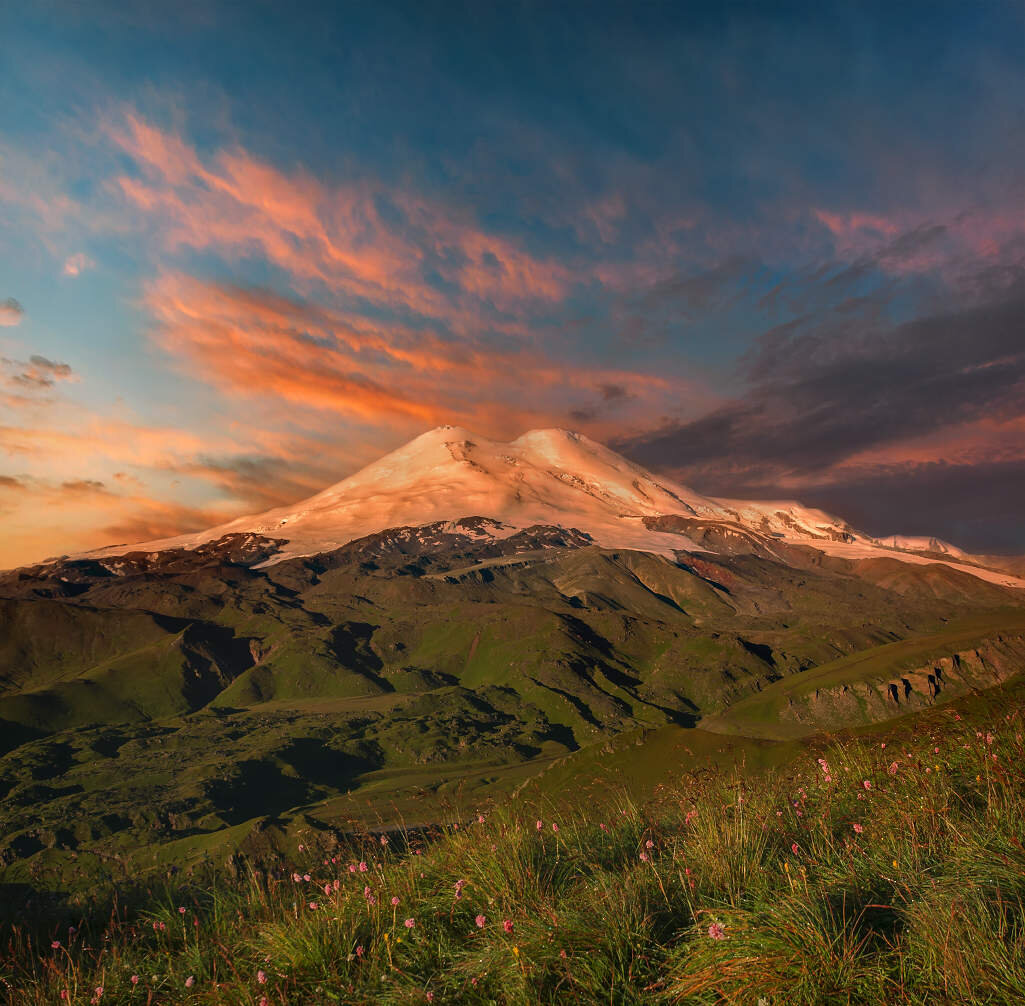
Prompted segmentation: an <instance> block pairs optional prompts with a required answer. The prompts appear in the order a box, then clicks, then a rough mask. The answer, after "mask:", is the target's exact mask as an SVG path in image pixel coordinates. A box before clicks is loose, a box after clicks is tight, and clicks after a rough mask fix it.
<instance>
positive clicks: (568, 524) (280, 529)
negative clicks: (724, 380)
mask: <svg viewBox="0 0 1025 1006" xmlns="http://www.w3.org/2000/svg"><path fill="white" fill-rule="evenodd" d="M471 516H478V517H484V518H488V521H489V522H488V523H487V524H486V525H485V524H482V525H481V526H480V527H479V528H477V529H476V532H475V533H476V534H477V535H478V536H480V537H487V538H490V539H492V540H494V539H498V538H501V537H507V536H509V535H512V534H514V533H516V532H518V531H522V530H523V529H525V528H529V527H532V526H536V525H541V526H554V527H561V528H565V529H570V528H572V529H575V530H577V531H580V532H582V533H583V534H585V535H587V536H589V538H590V540H591V541H592V542H593V543H594V544H597V545H601V546H604V547H606V548H630V549H636V550H638V551H644V552H652V553H655V554H658V555H664V556H667V557H669V558H672V557H674V556H675V555H676V553H677V552H680V551H684V552H702V551H708V552H716V553H723V552H725V553H727V554H730V553H732V552H735V551H737V550H738V549H739V550H741V551H745V552H755V553H758V554H762V555H765V556H766V557H769V558H774V559H781V560H783V561H786V558H785V554H786V553H785V551H784V550H783V549H782V548H781V546H785V545H795V544H797V545H810V546H812V547H814V548H815V549H817V550H819V551H821V552H823V553H826V554H828V555H835V556H840V557H843V558H846V559H865V558H871V557H876V556H889V557H892V558H895V559H897V560H899V561H901V562H905V563H909V564H914V565H924V564H927V563H942V564H944V565H947V566H950V567H953V568H957V569H960V570H962V571H964V572H967V573H970V574H971V575H973V576H975V577H978V578H979V579H982V580H986V581H989V582H991V583H996V584H999V585H1001V586H1009V587H1021V588H1025V581H1022V580H1020V579H1018V578H1017V577H1016V576H1014V575H1012V573H1011V572H1009V571H1007V570H1004V569H994V568H988V567H986V566H984V564H981V563H979V562H976V561H974V560H973V559H972V557H970V556H966V555H965V554H964V553H962V552H960V550H958V549H955V548H954V547H953V546H949V545H946V544H945V543H943V542H939V541H938V540H936V539H911V538H901V537H893V538H890V539H888V540H887V541H886V542H883V541H881V540H878V539H874V538H871V537H869V536H868V535H864V534H860V533H858V532H857V531H855V530H854V529H853V528H851V527H850V526H849V525H847V524H846V523H845V522H844V521H841V520H839V519H837V518H835V517H831V516H830V515H829V514H826V513H823V512H822V511H819V510H813V509H810V508H808V507H804V506H802V505H801V504H799V503H794V502H789V501H788V502H774V501H753V500H724V499H713V498H711V497H707V496H703V495H701V494H700V493H697V492H695V491H694V490H693V489H690V488H688V487H686V486H682V485H678V484H676V483H674V482H672V481H670V480H667V479H662V478H660V477H658V476H656V475H654V474H653V473H651V472H649V471H647V470H646V469H644V468H642V467H641V466H640V465H636V464H634V463H633V462H631V461H628V460H627V459H626V458H623V457H622V456H620V455H618V454H616V453H615V452H614V451H611V450H609V449H608V448H606V447H603V446H602V445H601V444H598V443H595V442H594V441H593V440H590V439H588V438H587V437H585V436H582V435H581V434H578V433H573V432H570V431H567V430H558V429H552V430H532V431H530V432H528V433H525V434H523V435H522V436H521V437H519V438H518V439H516V440H513V441H512V442H510V443H501V442H498V441H493V440H488V439H487V438H484V437H479V436H476V435H474V434H471V433H469V432H468V431H467V430H464V429H460V428H459V427H451V426H442V427H438V428H437V429H434V430H431V431H429V432H427V433H424V434H423V435H421V436H419V437H417V438H416V439H415V440H412V441H411V442H410V443H408V444H406V445H405V446H404V447H401V448H399V449H398V450H396V451H393V452H392V453H390V454H387V455H385V456H384V457H383V458H381V459H379V460H378V461H375V462H374V463H373V464H370V465H368V466H367V467H366V468H364V469H362V470H361V471H359V472H357V473H356V474H355V475H352V476H350V477H349V478H347V479H344V480H343V481H341V482H339V483H337V484H336V485H333V486H331V487H330V488H328V489H325V490H324V491H323V492H320V493H317V494H316V495H315V496H311V497H310V498H309V499H307V500H304V501H302V502H300V503H296V504H294V505H291V506H285V507H278V508H276V509H273V510H269V511H267V512H266V513H263V514H258V515H255V516H249V517H240V518H238V519H236V520H234V521H231V522H229V523H227V524H223V525H219V526H218V527H215V528H211V529H209V530H207V531H204V532H200V533H199V534H192V535H183V536H180V537H177V538H170V539H163V540H159V541H153V542H147V543H144V544H142V545H138V546H135V549H137V550H139V551H144V552H154V551H156V552H159V551H164V550H167V549H175V548H185V549H194V548H197V547H201V546H204V545H208V544H209V543H211V542H216V541H218V540H220V539H222V538H224V537H225V536H226V535H235V536H245V535H258V536H265V537H272V538H275V539H280V540H281V545H280V548H279V549H278V550H277V551H276V552H274V553H273V554H272V555H271V556H269V557H268V558H267V559H266V562H268V563H276V562H281V561H283V560H285V559H289V558H292V557H295V556H303V555H313V554H316V553H319V552H328V551H331V550H333V549H337V548H339V547H341V546H343V545H346V544H347V543H349V542H352V541H354V540H357V539H359V538H363V537H365V536H367V535H371V534H374V533H376V532H380V531H383V530H386V529H389V528H396V527H421V526H423V525H427V524H433V523H437V522H446V521H448V522H451V521H457V520H460V519H462V518H467V517H471ZM666 518H671V520H667V519H666ZM464 530H465V529H464ZM242 540H243V541H244V540H245V539H244V537H243V538H242ZM125 548H126V546H123V545H122V546H115V547H111V548H106V549H101V550H99V551H96V552H93V553H90V555H91V556H92V557H94V558H97V559H104V558H109V557H113V556H118V555H121V554H122V553H124V551H125ZM109 568H111V570H112V571H116V568H117V567H116V566H110V567H109Z"/></svg>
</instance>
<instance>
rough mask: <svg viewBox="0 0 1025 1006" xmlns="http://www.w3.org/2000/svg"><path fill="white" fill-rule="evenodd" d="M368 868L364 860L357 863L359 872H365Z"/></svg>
mask: <svg viewBox="0 0 1025 1006" xmlns="http://www.w3.org/2000/svg"><path fill="white" fill-rule="evenodd" d="M369 869H370V867H369V866H367V864H366V863H365V862H361V863H360V864H359V872H360V873H366V872H367V870H369Z"/></svg>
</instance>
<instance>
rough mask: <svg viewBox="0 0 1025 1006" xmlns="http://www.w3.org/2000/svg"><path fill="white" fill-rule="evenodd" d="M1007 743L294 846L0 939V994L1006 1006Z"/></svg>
mask: <svg viewBox="0 0 1025 1006" xmlns="http://www.w3.org/2000/svg"><path fill="white" fill-rule="evenodd" d="M1023 729H1025V727H1023V723H1022V716H1021V712H1020V710H1019V709H1018V708H1016V707H1015V708H1013V709H1008V708H1006V707H1003V708H1000V709H999V710H994V709H993V708H992V707H991V708H990V709H989V710H988V711H987V712H985V714H983V713H982V712H976V713H975V714H972V715H969V714H968V713H967V712H966V713H965V715H964V716H963V717H962V716H961V715H960V714H959V713H958V712H956V711H955V710H954V709H953V708H950V709H948V710H946V711H944V712H943V713H940V714H937V715H934V716H932V717H931V718H930V719H929V720H927V721H926V724H925V725H921V724H920V725H919V726H917V727H915V726H913V725H910V726H904V727H897V728H894V729H892V730H890V731H889V733H887V734H886V735H882V734H880V735H878V736H876V737H875V738H874V739H863V740H860V741H848V742H846V743H842V744H841V743H837V744H833V745H831V746H828V747H824V748H821V749H817V748H811V747H809V749H808V751H807V753H806V754H805V755H803V756H802V757H801V758H800V759H799V760H798V761H797V762H795V763H794V764H793V765H791V766H790V767H789V769H788V770H787V771H786V772H777V773H776V774H772V775H763V776H759V777H754V778H745V777H744V776H743V775H741V774H739V773H738V772H736V771H731V772H725V771H724V772H722V773H720V774H717V775H716V774H713V775H705V776H702V777H701V778H700V779H687V780H682V781H681V782H680V784H679V785H678V786H677V787H675V788H674V789H672V790H670V791H664V792H662V793H661V795H660V796H659V797H658V798H657V799H656V801H655V802H654V803H652V804H649V805H647V806H636V805H634V804H633V803H631V802H630V801H629V800H627V799H625V798H623V799H610V800H607V801H605V802H603V803H602V804H596V805H595V807H594V808H593V809H592V810H590V811H588V812H586V813H580V812H573V813H571V812H569V811H568V810H566V809H564V808H560V807H558V806H552V805H548V806H545V807H543V808H542V809H541V810H540V811H538V810H537V809H534V810H532V812H531V813H529V814H528V813H526V812H525V811H524V808H523V807H522V806H521V807H519V808H506V809H504V810H499V811H496V812H493V813H490V814H487V815H481V816H480V817H477V816H475V817H473V818H472V819H470V820H469V821H462V822H460V823H459V824H456V823H454V822H453V823H452V824H450V825H449V826H447V827H444V828H439V829H438V832H437V834H435V835H433V836H429V837H426V838H425V837H423V836H418V835H417V836H414V835H403V834H392V835H386V836H384V838H385V839H386V840H387V842H386V844H382V840H381V839H382V836H380V835H369V834H368V835H365V836H363V837H362V838H361V839H359V840H356V841H354V842H353V843H352V845H351V847H345V848H344V849H343V850H340V849H339V847H338V846H337V845H331V846H326V845H325V846H320V845H318V844H317V841H318V840H317V838H316V837H315V836H312V835H311V836H310V838H309V842H308V844H307V843H305V842H304V844H303V846H301V847H300V848H297V849H296V850H295V855H294V858H293V861H292V862H291V863H289V864H288V865H287V867H286V868H275V869H273V870H270V871H267V872H263V871H260V870H257V869H251V870H250V871H248V872H247V873H245V875H243V876H242V877H240V878H232V879H227V878H225V877H223V876H221V877H213V876H211V877H209V878H206V880H205V881H204V882H202V883H200V882H199V880H198V878H193V879H192V880H188V881H181V882H179V883H178V884H177V885H176V886H169V887H168V888H167V889H166V890H165V891H164V892H162V893H161V894H160V895H155V896H153V897H152V898H151V899H150V900H149V902H148V903H147V904H145V905H143V906H141V907H135V908H132V909H131V910H123V909H115V910H114V911H113V912H112V913H111V914H110V915H109V916H104V917H103V918H87V919H83V920H75V921H72V922H70V923H68V922H65V923H62V924H61V925H60V926H57V925H51V928H49V929H43V928H41V927H40V925H38V924H35V925H33V924H19V925H13V926H8V927H7V928H6V929H5V930H4V933H3V947H2V958H0V989H6V994H7V996H8V999H9V1001H10V1002H11V1003H25V1004H29V1003H31V1004H40V1003H61V1002H69V1003H103V1004H107V1003H117V1004H122V1003H124V1004H127V1003H132V1004H142V1003H148V1004H155V1003H164V1004H170V1003H225V1004H243V1003H245V1004H261V1003H266V1004H267V1006H270V1004H284V1003H297V1004H298V1003H302V1004H307V1003H309V1004H320V1003H325V1004H326V1003H384V1004H387V1003H424V1002H435V1003H516V1004H519V1003H522V1004H534V1003H555V1002H579V1003H652V1002H673V1003H695V1004H703V1003H748V1004H751V1006H755V1004H757V1003H763V1004H765V1006H769V1004H782V1003H786V1004H801V1003H808V1004H812V1003H887V1004H890V1003H921V1004H934V1003H975V1002H978V1003H1015V1002H1023V1001H1025V848H1023V844H1022V843H1023V842H1025V746H1023V742H1022V733H1023ZM393 899H395V903H394V904H393ZM407 920H409V921H408V922H407ZM69 925H70V926H71V927H72V928H69ZM100 989H102V992H101V991H99V990H100Z"/></svg>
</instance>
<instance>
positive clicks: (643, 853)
mask: <svg viewBox="0 0 1025 1006" xmlns="http://www.w3.org/2000/svg"><path fill="white" fill-rule="evenodd" d="M647 861H648V854H647V853H646V852H642V853H641V862H642V863H646V862H647Z"/></svg>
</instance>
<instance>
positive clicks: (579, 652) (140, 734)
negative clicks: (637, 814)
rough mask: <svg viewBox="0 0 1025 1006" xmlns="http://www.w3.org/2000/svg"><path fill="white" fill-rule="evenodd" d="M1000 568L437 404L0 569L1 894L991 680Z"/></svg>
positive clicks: (761, 752) (1022, 648)
mask: <svg viewBox="0 0 1025 1006" xmlns="http://www.w3.org/2000/svg"><path fill="white" fill-rule="evenodd" d="M1020 571H1021V570H1020V568H1019V567H1017V566H1015V565H1014V564H1013V563H1006V564H1005V565H1004V567H1003V568H1001V566H1000V563H998V562H997V561H995V560H987V559H984V558H980V557H973V556H968V555H964V554H962V553H959V552H957V551H956V550H954V549H953V548H952V547H951V546H946V545H944V544H943V543H942V542H938V541H935V540H932V539H927V540H919V539H907V538H891V539H887V540H886V541H885V542H884V541H881V540H877V539H874V538H871V537H869V536H867V535H864V534H861V533H859V532H858V531H856V530H855V529H853V528H851V527H849V526H847V525H846V524H845V523H844V522H843V521H841V520H837V519H836V518H833V517H830V516H829V515H828V514H825V513H821V512H819V511H816V510H811V509H808V508H805V507H802V506H800V505H799V504H797V503H774V502H746V501H730V500H722V499H713V498H710V497H705V496H702V495H701V494H699V493H696V492H694V491H693V490H691V489H688V488H686V487H684V486H680V485H677V484H675V483H673V482H671V481H669V480H666V479H662V478H659V477H658V476H656V475H654V474H652V473H650V472H647V471H645V470H644V469H643V468H640V467H639V466H637V465H634V464H632V463H631V462H629V461H628V460H626V459H624V458H622V457H620V456H619V455H617V454H615V453H614V452H612V451H609V450H608V449H606V448H604V447H602V446H601V445H599V444H596V443H594V442H593V441H591V440H588V439H587V438H586V437H582V436H580V435H578V434H574V433H569V432H566V431H562V430H538V431H534V432H531V433H527V434H524V435H523V436H522V437H520V438H518V439H517V440H514V441H512V442H511V443H508V444H502V443H497V442H494V441H489V440H486V439H484V438H482V437H477V436H473V435H471V434H469V433H467V432H466V431H464V430H459V429H455V428H451V427H442V428H440V429H437V430H432V431H431V432H429V433H426V434H424V435H423V436H421V437H418V438H417V439H416V440H414V441H412V442H411V443H409V444H407V445H406V446H405V447H403V448H401V449H399V450H398V451H395V452H393V453H391V454H389V455H387V456H386V457H384V458H382V459H380V460H379V461H377V462H375V463H374V464H372V465H370V466H368V467H367V468H365V469H363V471H361V472H359V473H357V474H356V475H353V476H351V477H350V478H347V479H345V480H343V481H342V482H339V483H338V484H337V485H335V486H332V487H331V488H329V489H326V490H324V491H323V492H321V493H318V494H317V495H316V496H313V497H311V498H310V499H308V500H306V501H304V502H302V503H298V504H295V505H294V506H290V507H282V508H279V509H276V510H272V511H269V512H268V513H265V514H260V515H258V516H255V517H245V518H240V519H238V520H236V521H232V522H231V523H229V524H226V525H222V526H220V527H217V528H212V529H210V530H209V531H206V532H204V533H201V534H195V535H186V536H182V537H179V538H173V539H166V540H163V541H156V542H145V543H143V544H140V545H122V546H118V547H114V548H107V549H103V550H99V551H96V552H92V553H89V554H86V555H76V556H65V557H62V558H60V559H56V560H53V561H50V562H47V563H42V564H38V565H35V566H32V567H25V568H22V569H18V570H13V571H9V572H7V573H0V896H2V895H3V893H4V891H5V890H8V889H9V890H23V889H24V890H33V889H38V888H39V887H40V886H44V887H51V888H54V889H60V890H68V889H75V888H80V887H83V886H88V885H91V884H95V883H97V882H99V881H100V880H102V879H103V878H104V877H109V874H110V871H111V870H112V869H114V868H115V866H116V868H117V869H123V870H124V871H126V874H130V875H132V876H135V875H137V874H140V873H144V872H145V870H146V869H149V868H152V867H157V866H162V867H166V865H167V864H168V863H174V864H177V865H187V864H189V863H194V862H197V861H198V860H200V859H202V858H204V857H208V856H213V855H216V856H228V855H233V854H235V853H238V852H240V851H241V852H245V853H246V854H248V855H251V856H254V857H257V858H261V857H271V858H273V856H274V855H275V850H278V849H281V848H284V847H285V846H286V845H287V844H288V843H289V842H293V843H294V841H295V840H296V836H298V835H301V834H304V833H308V832H310V831H316V832H320V833H325V834H333V833H336V832H337V831H340V830H346V829H359V828H361V827H363V826H364V825H365V824H366V822H367V821H368V820H373V821H375V822H377V824H382V823H383V824H388V823H389V822H395V821H402V822H405V823H406V824H416V823H424V822H432V821H437V820H438V819H439V816H441V815H449V814H453V813H460V812H462V811H463V810H465V809H466V808H472V807H473V806H476V805H478V804H479V803H481V802H483V801H488V800H494V799H497V798H499V797H503V798H510V797H511V795H512V794H515V793H517V792H521V791H523V792H526V791H527V790H524V789H523V787H525V786H527V784H528V783H529V784H530V787H533V789H532V790H531V791H532V792H537V791H538V788H540V791H544V788H545V787H546V786H555V785H558V786H560V787H563V789H564V790H565V789H566V788H567V787H568V788H569V789H570V790H572V788H573V786H574V780H575V779H581V778H583V777H585V776H592V775H593V773H594V772H596V771H598V770H599V768H600V767H601V766H602V765H606V764H608V761H607V758H606V755H607V753H608V752H614V757H613V756H612V755H609V757H613V760H614V762H615V764H616V765H619V766H623V765H626V764H628V763H629V764H633V765H635V767H636V768H637V771H643V772H644V773H646V778H649V780H650V779H653V778H655V777H656V776H657V775H658V773H670V774H672V773H676V774H677V775H678V774H679V773H680V772H681V771H686V770H688V768H693V767H695V764H696V763H695V764H691V763H689V762H686V759H687V758H690V757H691V755H688V754H687V753H686V752H704V753H705V754H703V755H701V757H706V756H707V757H721V758H727V757H731V755H730V752H733V751H740V752H742V753H744V754H745V756H750V757H752V758H758V759H766V758H768V759H771V757H772V756H771V750H772V746H773V745H775V744H790V743H793V741H794V740H801V739H803V738H806V737H809V736H810V735H812V734H815V733H817V732H821V731H835V730H839V729H845V728H854V727H863V726H865V725H867V724H871V723H875V722H877V721H880V720H886V719H891V718H895V717H900V716H905V715H910V714H914V713H915V712H916V711H918V710H921V709H924V708H926V707H930V706H934V705H937V704H940V703H943V702H945V701H946V700H947V699H949V698H950V697H952V696H957V695H961V694H964V693H966V692H974V691H981V690H983V689H987V690H988V689H994V688H997V689H998V688H1000V687H1002V686H1003V683H1004V682H1007V681H1008V680H1009V679H1011V678H1014V677H1015V676H1016V675H1018V674H1020V673H1021V671H1022V670H1025V589H1023V588H1025V583H1023V581H1022V580H1020V579H1018V577H1017V575H1016V574H1017V573H1019V572H1020ZM670 750H671V751H674V752H677V754H676V755H674V758H675V759H676V760H668V761H665V760H664V759H661V756H656V755H655V754H652V752H665V751H670ZM694 757H695V758H696V757H698V756H697V755H694ZM681 758H682V759H684V761H683V762H681V761H680V760H679V759H681ZM663 761H664V763H663ZM528 788H529V787H528ZM299 840H300V841H301V840H302V839H301V838H300V839H299ZM18 885H22V886H18ZM0 902H2V897H0Z"/></svg>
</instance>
